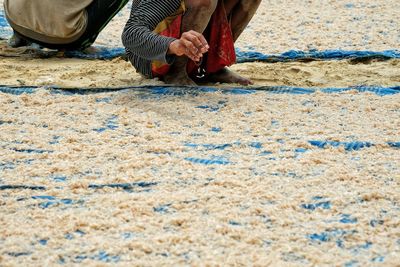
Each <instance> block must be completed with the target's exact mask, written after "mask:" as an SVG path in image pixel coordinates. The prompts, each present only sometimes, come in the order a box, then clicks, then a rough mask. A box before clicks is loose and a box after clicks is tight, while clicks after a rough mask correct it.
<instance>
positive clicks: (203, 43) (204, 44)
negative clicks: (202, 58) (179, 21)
mask: <svg viewBox="0 0 400 267" xmlns="http://www.w3.org/2000/svg"><path fill="white" fill-rule="evenodd" d="M190 33H191V34H193V35H194V36H196V37H197V39H198V40H199V41H200V46H201V47H204V48H205V49H206V50H207V51H208V49H209V48H210V47H209V45H208V42H207V40H206V38H204V35H203V34H201V33H199V32H196V31H190Z"/></svg>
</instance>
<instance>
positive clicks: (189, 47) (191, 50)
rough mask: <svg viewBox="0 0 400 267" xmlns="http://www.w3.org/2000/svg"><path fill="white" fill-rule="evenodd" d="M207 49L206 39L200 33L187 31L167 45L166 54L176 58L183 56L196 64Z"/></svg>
mask: <svg viewBox="0 0 400 267" xmlns="http://www.w3.org/2000/svg"><path fill="white" fill-rule="evenodd" d="M209 48H210V47H209V46H208V43H207V40H206V38H204V36H203V35H202V34H201V33H198V32H196V31H188V32H184V33H183V34H182V36H181V38H180V39H177V40H175V41H173V42H172V43H171V44H170V45H169V49H168V53H169V54H174V55H177V56H184V55H185V56H187V57H188V58H190V59H191V60H193V61H194V62H198V61H200V59H201V58H202V57H203V54H204V53H207V51H208V49H209Z"/></svg>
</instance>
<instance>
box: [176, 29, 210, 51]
mask: <svg viewBox="0 0 400 267" xmlns="http://www.w3.org/2000/svg"><path fill="white" fill-rule="evenodd" d="M182 39H185V40H188V41H190V42H192V43H193V45H194V46H196V48H197V49H198V50H199V53H201V54H204V53H206V52H207V51H208V48H209V46H208V43H207V41H206V39H205V38H204V36H203V35H202V34H201V33H198V32H195V31H189V32H185V33H183V34H182Z"/></svg>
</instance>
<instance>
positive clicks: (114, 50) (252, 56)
mask: <svg viewBox="0 0 400 267" xmlns="http://www.w3.org/2000/svg"><path fill="white" fill-rule="evenodd" d="M11 33H12V30H11V28H10V27H9V25H8V23H7V20H6V19H5V17H4V13H3V11H2V10H0V39H7V38H9V37H10V35H11ZM97 49H98V51H97V52H96V53H83V52H80V51H69V52H66V53H65V57H73V58H83V59H113V58H116V57H120V56H123V55H124V54H125V49H124V48H122V47H97ZM236 55H237V62H238V63H243V62H254V61H260V62H271V63H273V62H284V61H296V60H334V59H349V58H381V59H390V58H400V50H386V51H380V52H376V51H344V50H325V51H317V50H311V51H297V50H290V51H287V52H285V53H282V54H280V55H266V54H263V53H260V52H257V51H253V50H249V51H242V50H240V49H237V50H236Z"/></svg>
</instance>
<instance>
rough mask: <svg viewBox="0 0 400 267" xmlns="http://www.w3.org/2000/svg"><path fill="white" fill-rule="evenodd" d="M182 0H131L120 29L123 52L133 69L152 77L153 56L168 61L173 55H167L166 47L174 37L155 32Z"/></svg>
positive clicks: (169, 62)
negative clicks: (123, 26)
mask: <svg viewBox="0 0 400 267" xmlns="http://www.w3.org/2000/svg"><path fill="white" fill-rule="evenodd" d="M181 1H182V0H133V3H132V10H131V15H130V18H129V20H128V22H127V23H126V25H125V28H124V31H123V33H122V43H123V44H124V46H125V49H126V55H127V57H128V59H129V60H130V62H131V63H132V65H133V66H134V67H135V68H136V70H137V71H138V72H140V73H142V74H143V75H145V76H147V77H152V71H151V62H152V61H153V60H157V61H162V62H166V63H168V64H171V63H172V62H173V61H174V58H175V56H173V55H168V54H167V52H168V48H169V45H170V43H171V42H173V41H174V40H176V39H175V38H171V37H166V36H161V35H159V34H156V33H154V32H153V31H154V29H155V28H156V27H157V25H158V24H159V23H160V22H162V21H163V20H164V19H165V18H167V17H169V16H171V15H172V14H173V13H174V12H176V10H178V8H179V6H180V5H181Z"/></svg>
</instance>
